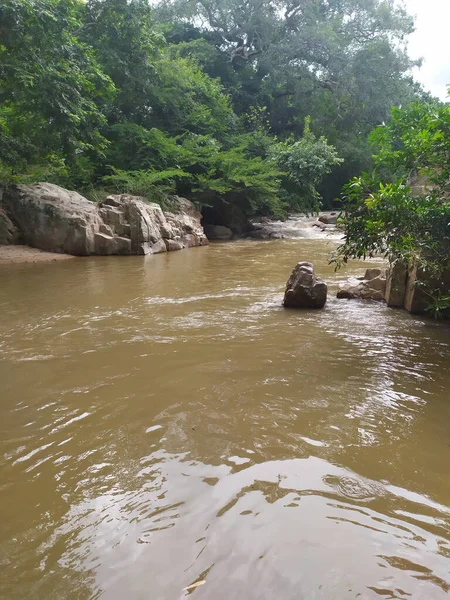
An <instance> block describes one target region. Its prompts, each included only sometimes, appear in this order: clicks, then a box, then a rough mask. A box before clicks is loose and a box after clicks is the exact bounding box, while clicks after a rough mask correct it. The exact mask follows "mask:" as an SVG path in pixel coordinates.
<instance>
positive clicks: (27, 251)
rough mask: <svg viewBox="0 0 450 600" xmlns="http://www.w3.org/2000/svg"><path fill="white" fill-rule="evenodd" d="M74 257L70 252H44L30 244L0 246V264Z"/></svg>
mask: <svg viewBox="0 0 450 600" xmlns="http://www.w3.org/2000/svg"><path fill="white" fill-rule="evenodd" d="M69 258H75V257H74V256H72V255H70V254H56V253H55V252H46V251H45V250H38V249H37V248H31V247H30V246H0V265H4V264H12V263H13V264H15V263H43V262H54V261H57V260H67V259H69Z"/></svg>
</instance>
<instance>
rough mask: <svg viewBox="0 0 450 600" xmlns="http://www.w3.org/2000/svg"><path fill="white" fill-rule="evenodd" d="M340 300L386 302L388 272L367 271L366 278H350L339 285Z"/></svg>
mask: <svg viewBox="0 0 450 600" xmlns="http://www.w3.org/2000/svg"><path fill="white" fill-rule="evenodd" d="M338 285H339V291H338V293H337V297H338V298H347V299H348V300H352V299H359V300H384V298H385V294H386V271H385V270H382V269H367V270H366V273H365V275H364V277H359V278H356V277H350V279H349V280H348V281H341V282H340V283H339V284H338Z"/></svg>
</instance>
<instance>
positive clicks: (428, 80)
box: [403, 0, 450, 100]
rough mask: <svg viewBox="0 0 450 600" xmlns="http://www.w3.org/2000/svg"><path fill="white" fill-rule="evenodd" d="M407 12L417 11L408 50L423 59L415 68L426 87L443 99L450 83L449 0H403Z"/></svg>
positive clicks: (415, 74) (417, 75)
mask: <svg viewBox="0 0 450 600" xmlns="http://www.w3.org/2000/svg"><path fill="white" fill-rule="evenodd" d="M403 1H404V4H405V6H406V9H407V10H408V12H409V13H410V14H412V15H416V31H415V33H413V34H412V35H411V36H410V40H409V54H410V56H411V57H412V58H420V57H422V58H423V59H424V61H423V65H422V67H421V68H420V69H415V70H414V73H413V74H414V77H415V78H416V79H418V80H419V81H420V82H421V83H422V84H423V86H424V87H425V89H426V90H428V91H430V92H431V93H432V94H433V95H434V96H438V97H439V98H441V100H449V98H448V97H447V84H450V52H449V49H450V39H449V38H450V0H403Z"/></svg>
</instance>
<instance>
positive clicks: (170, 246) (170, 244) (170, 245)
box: [164, 240, 184, 252]
mask: <svg viewBox="0 0 450 600" xmlns="http://www.w3.org/2000/svg"><path fill="white" fill-rule="evenodd" d="M164 241H165V242H166V248H167V252H173V251H174V250H183V248H184V245H183V243H182V242H179V241H177V240H164Z"/></svg>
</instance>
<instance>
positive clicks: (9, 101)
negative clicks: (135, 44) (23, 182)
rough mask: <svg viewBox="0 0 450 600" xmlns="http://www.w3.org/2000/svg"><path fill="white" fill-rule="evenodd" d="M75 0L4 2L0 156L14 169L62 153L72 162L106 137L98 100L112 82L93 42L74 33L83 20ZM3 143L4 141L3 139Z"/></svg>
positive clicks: (96, 149) (109, 93)
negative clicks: (0, 141)
mask: <svg viewBox="0 0 450 600" xmlns="http://www.w3.org/2000/svg"><path fill="white" fill-rule="evenodd" d="M82 6H83V5H82V4H81V2H78V1H77V0H2V2H1V5H0V21H1V24H2V25H1V32H2V38H1V45H0V90H1V92H0V102H1V105H2V107H3V108H2V138H3V137H6V142H7V143H6V146H5V147H1V148H0V152H1V156H0V158H1V160H2V161H4V162H5V163H6V164H9V165H10V166H11V168H12V169H13V170H14V171H15V170H16V167H17V164H16V156H19V157H20V160H19V161H18V163H19V167H23V165H24V164H28V163H30V162H32V163H35V162H38V163H40V162H45V161H47V157H48V155H49V154H57V155H58V156H59V158H60V159H61V160H63V161H64V162H65V163H67V165H68V167H69V168H70V164H71V163H72V162H73V161H74V160H75V157H76V156H77V155H80V154H81V153H93V154H96V153H97V154H98V153H101V151H102V150H103V149H104V148H105V145H106V140H105V138H104V137H103V136H102V134H101V131H100V130H101V127H102V126H103V125H104V124H105V123H106V119H105V116H104V114H103V113H102V111H101V109H100V104H101V103H103V102H105V101H107V100H109V99H111V98H112V97H113V94H114V86H113V84H112V82H111V80H110V79H109V77H108V76H107V75H105V73H104V72H103V70H102V69H101V67H100V65H99V63H98V61H97V59H96V56H95V52H94V50H93V48H92V47H90V46H88V45H86V44H84V43H82V42H81V41H80V40H79V39H78V38H77V35H76V32H77V30H78V29H79V28H80V27H82ZM0 146H2V145H1V144H0Z"/></svg>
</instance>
